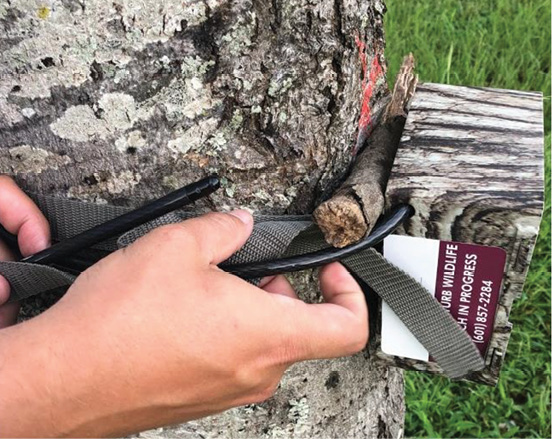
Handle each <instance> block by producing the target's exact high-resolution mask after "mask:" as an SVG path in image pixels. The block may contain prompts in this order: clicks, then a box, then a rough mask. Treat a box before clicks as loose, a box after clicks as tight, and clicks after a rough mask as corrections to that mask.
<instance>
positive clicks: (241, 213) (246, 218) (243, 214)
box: [228, 209, 253, 224]
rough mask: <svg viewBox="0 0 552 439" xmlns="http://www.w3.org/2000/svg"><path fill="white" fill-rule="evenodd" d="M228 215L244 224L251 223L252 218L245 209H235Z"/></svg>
mask: <svg viewBox="0 0 552 439" xmlns="http://www.w3.org/2000/svg"><path fill="white" fill-rule="evenodd" d="M228 213H229V214H230V215H232V216H235V217H236V218H238V219H239V220H240V221H241V222H242V223H244V224H249V223H250V222H251V221H253V216H252V215H251V214H250V213H249V212H248V211H247V210H245V209H236V210H233V211H231V212H228Z"/></svg>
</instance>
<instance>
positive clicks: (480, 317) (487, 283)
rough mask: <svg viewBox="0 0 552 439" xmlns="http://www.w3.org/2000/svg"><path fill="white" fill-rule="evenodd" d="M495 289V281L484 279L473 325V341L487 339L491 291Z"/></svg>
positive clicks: (478, 341) (481, 341) (477, 341)
mask: <svg viewBox="0 0 552 439" xmlns="http://www.w3.org/2000/svg"><path fill="white" fill-rule="evenodd" d="M492 291H493V281H491V280H484V281H483V286H482V287H481V294H480V296H479V304H478V305H477V316H476V317H475V324H474V325H473V327H474V331H473V341H474V342H475V343H483V342H484V341H485V331H486V330H487V320H488V318H489V304H490V303H491V293H492Z"/></svg>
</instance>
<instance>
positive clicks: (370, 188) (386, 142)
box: [314, 54, 417, 247]
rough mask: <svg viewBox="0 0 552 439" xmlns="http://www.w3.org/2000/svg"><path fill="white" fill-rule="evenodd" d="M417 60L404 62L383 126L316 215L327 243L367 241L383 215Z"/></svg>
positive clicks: (413, 85)
mask: <svg viewBox="0 0 552 439" xmlns="http://www.w3.org/2000/svg"><path fill="white" fill-rule="evenodd" d="M416 83H417V78H416V75H414V57H413V56H412V54H410V55H408V56H406V57H405V58H404V61H403V64H402V66H401V69H400V71H399V73H398V75H397V79H396V81H395V87H394V89H393V95H392V97H391V99H390V101H389V104H388V105H387V107H386V108H385V109H384V110H383V112H384V116H383V117H382V120H381V122H380V123H379V124H378V125H377V126H376V127H375V128H374V129H373V131H372V133H371V134H370V136H369V137H367V138H366V140H365V145H364V146H363V148H362V150H361V153H360V155H359V157H358V159H357V161H356V163H355V164H354V166H353V168H352V170H351V173H350V175H349V176H348V177H347V180H345V182H344V183H343V184H342V185H341V187H340V188H339V189H338V190H337V191H336V192H335V194H334V195H333V197H332V198H330V199H329V200H327V201H325V202H324V203H322V204H321V205H320V206H318V207H317V208H316V210H315V211H314V219H315V221H316V223H317V224H318V226H319V227H320V229H321V230H322V231H323V232H324V237H325V239H326V241H327V242H328V243H329V244H331V245H333V246H335V247H345V246H346V245H349V244H352V243H353V242H356V241H358V240H360V239H361V238H362V237H364V236H365V235H366V234H367V233H368V232H370V230H371V229H372V227H373V226H374V224H375V223H376V221H377V219H378V218H379V216H380V215H381V212H382V210H383V207H384V205H385V189H386V187H387V181H388V179H389V174H390V173H391V167H392V166H393V160H394V159H395V154H396V152H397V148H398V146H399V140H400V138H401V133H402V130H403V128H404V124H405V122H406V116H407V113H408V104H409V102H410V99H411V98H412V95H413V94H414V90H415V88H416Z"/></svg>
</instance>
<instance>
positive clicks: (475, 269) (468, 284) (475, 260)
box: [435, 241, 506, 355]
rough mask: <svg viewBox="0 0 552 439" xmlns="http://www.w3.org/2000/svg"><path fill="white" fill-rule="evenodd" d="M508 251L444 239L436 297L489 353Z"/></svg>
mask: <svg viewBox="0 0 552 439" xmlns="http://www.w3.org/2000/svg"><path fill="white" fill-rule="evenodd" d="M505 263H506V252H505V251H504V250H503V249H501V248H498V247H486V246H482V245H473V244H464V243H460V242H451V241H441V243H440V247H439V263H438V266H437V280H436V285H435V298H436V299H437V300H438V301H439V302H440V303H441V305H442V306H443V308H445V309H446V310H448V311H449V312H450V314H451V315H452V316H453V317H454V319H455V320H456V321H457V322H458V324H459V325H460V326H461V327H462V328H463V329H464V330H465V331H467V333H468V334H469V336H470V337H471V338H472V340H473V341H474V343H475V344H476V346H477V348H478V349H479V351H480V352H481V354H482V355H485V353H486V351H487V349H488V347H489V341H490V339H491V334H492V332H493V325H494V319H495V314H496V308H497V305H498V298H499V296H500V291H501V288H502V277H503V274H504V265H505Z"/></svg>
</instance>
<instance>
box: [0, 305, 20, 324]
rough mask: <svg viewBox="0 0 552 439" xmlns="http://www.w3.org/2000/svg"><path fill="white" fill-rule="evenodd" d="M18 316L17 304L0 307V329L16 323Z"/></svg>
mask: <svg viewBox="0 0 552 439" xmlns="http://www.w3.org/2000/svg"><path fill="white" fill-rule="evenodd" d="M18 315H19V302H11V303H6V304H5V305H2V306H0V329H2V328H7V327H8V326H11V325H15V324H16V323H17V316H18Z"/></svg>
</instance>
